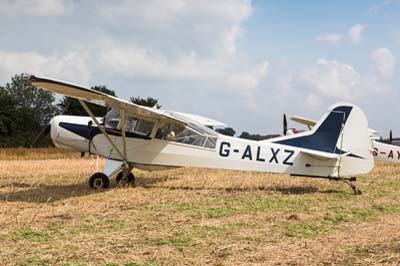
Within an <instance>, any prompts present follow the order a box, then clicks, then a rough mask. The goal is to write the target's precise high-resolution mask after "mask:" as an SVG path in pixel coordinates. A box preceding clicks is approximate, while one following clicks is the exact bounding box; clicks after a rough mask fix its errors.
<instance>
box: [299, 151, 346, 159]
mask: <svg viewBox="0 0 400 266" xmlns="http://www.w3.org/2000/svg"><path fill="white" fill-rule="evenodd" d="M301 153H303V154H306V155H310V156H311V157H313V158H315V159H318V160H338V159H339V158H340V156H341V155H339V154H336V153H330V152H322V151H315V150H301Z"/></svg>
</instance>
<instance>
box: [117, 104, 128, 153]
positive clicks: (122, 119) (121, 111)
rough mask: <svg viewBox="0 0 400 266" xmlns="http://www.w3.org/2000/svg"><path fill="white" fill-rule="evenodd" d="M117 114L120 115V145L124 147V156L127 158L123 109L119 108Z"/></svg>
mask: <svg viewBox="0 0 400 266" xmlns="http://www.w3.org/2000/svg"><path fill="white" fill-rule="evenodd" d="M119 115H120V117H121V133H122V145H123V148H124V156H125V158H127V156H126V133H125V132H126V124H125V109H124V108H121V109H120V110H119Z"/></svg>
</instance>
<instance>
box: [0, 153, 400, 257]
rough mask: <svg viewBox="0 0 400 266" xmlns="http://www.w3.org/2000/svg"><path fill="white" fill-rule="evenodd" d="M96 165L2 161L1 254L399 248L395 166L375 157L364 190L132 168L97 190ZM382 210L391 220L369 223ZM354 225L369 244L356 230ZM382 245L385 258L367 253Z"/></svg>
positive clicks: (249, 253)
mask: <svg viewBox="0 0 400 266" xmlns="http://www.w3.org/2000/svg"><path fill="white" fill-rule="evenodd" d="M103 164H104V160H101V161H100V166H102V165H103ZM18 166H19V167H18ZM95 170H96V160H95V159H89V160H88V159H62V160H50V161H48V160H38V161H30V160H25V161H24V160H21V161H18V162H15V161H0V226H1V230H0V241H1V243H3V244H4V246H7V249H3V250H1V251H0V258H1V261H2V263H3V264H4V265H187V264H194V265H209V264H223V265H237V264H244V265H248V264H253V263H254V264H262V263H266V264H279V263H281V264H282V263H283V264H289V263H297V264H304V265H306V264H307V263H310V262H312V261H314V262H321V263H326V264H329V263H330V262H338V263H342V264H348V263H363V262H368V263H370V264H379V263H393V262H395V259H396V258H397V257H396V256H395V255H396V254H395V252H396V250H397V249H396V248H397V246H396V244H395V242H396V241H397V240H398V238H396V234H394V233H393V228H394V227H395V226H396V223H397V221H398V220H399V219H396V217H397V218H398V217H399V215H400V214H399V212H400V207H399V189H400V185H399V184H400V182H399V181H400V180H399V172H400V171H399V169H398V167H396V166H395V165H387V164H378V165H377V167H376V169H375V170H374V171H373V172H372V173H370V174H369V175H366V176H362V177H360V178H359V181H358V182H357V184H358V185H359V187H360V188H361V189H362V190H363V191H364V194H363V195H362V196H354V195H352V193H351V190H350V189H349V188H348V187H346V186H345V185H343V184H340V183H335V182H327V181H324V180H315V179H306V178H294V177H288V176H284V175H272V174H263V173H251V172H240V171H222V170H209V169H175V170H169V171H160V172H146V171H136V170H135V175H136V176H137V186H136V187H121V188H120V187H116V185H115V184H114V183H112V187H111V189H109V190H100V191H95V192H94V191H90V190H89V189H88V187H87V178H88V176H89V175H90V174H91V173H93V172H94V171H95ZM387 217H390V219H391V223H392V224H391V226H390V230H388V231H386V227H385V226H381V228H380V231H379V232H373V231H375V230H374V229H373V228H374V227H375V228H376V225H377V224H381V223H382V221H385V219H388V218H387ZM397 225H400V222H398V224H397ZM358 228H364V229H363V230H365V231H363V234H364V235H367V236H368V238H369V239H367V240H368V241H367V244H368V245H367V244H366V240H365V238H362V237H360V240H358V238H357V236H358V235H357V231H358ZM385 234H387V236H386V237H387V238H386V239H387V242H383V241H382V236H384V235H385ZM337 235H341V236H342V237H341V238H336V236H337ZM347 235H353V238H354V239H353V238H347ZM381 235H382V236H381ZM325 239H330V240H331V241H328V242H327V241H326V240H325ZM384 247H388V248H387V251H386V252H385V254H386V255H387V258H389V259H387V260H386V261H383V258H382V256H378V255H377V254H375V253H379V252H382V249H383V248H384ZM332 250H334V253H335V256H332ZM350 258H351V259H350Z"/></svg>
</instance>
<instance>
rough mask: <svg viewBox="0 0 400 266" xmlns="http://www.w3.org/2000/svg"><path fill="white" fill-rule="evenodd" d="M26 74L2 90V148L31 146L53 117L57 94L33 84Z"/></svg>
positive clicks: (0, 99)
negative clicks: (55, 95)
mask: <svg viewBox="0 0 400 266" xmlns="http://www.w3.org/2000/svg"><path fill="white" fill-rule="evenodd" d="M27 77H28V76H27V75H25V74H19V75H15V76H14V77H12V78H11V82H9V83H6V84H5V86H4V87H2V88H1V89H0V102H1V107H0V139H1V140H0V145H1V146H3V147H17V146H25V147H28V146H30V145H31V143H32V141H33V139H34V138H35V137H36V135H37V134H38V133H39V132H40V130H41V129H42V128H43V126H45V125H47V124H48V122H49V121H50V119H51V117H53V115H54V111H55V108H54V106H53V102H54V94H53V93H51V92H48V91H44V90H41V89H37V88H35V87H33V86H31V85H30V83H29V81H28V79H27Z"/></svg>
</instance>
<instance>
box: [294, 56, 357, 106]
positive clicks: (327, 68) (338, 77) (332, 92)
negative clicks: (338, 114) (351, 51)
mask: <svg viewBox="0 0 400 266" xmlns="http://www.w3.org/2000/svg"><path fill="white" fill-rule="evenodd" d="M300 78H301V80H302V81H303V82H305V84H306V85H307V86H309V87H310V88H312V89H313V90H314V91H315V93H317V94H319V95H321V96H324V97H329V98H336V99H340V98H342V99H347V98H349V96H351V95H353V94H354V92H355V90H357V89H358V88H359V87H360V85H361V76H360V74H359V73H358V72H357V71H356V70H355V69H354V67H353V66H351V65H349V64H345V63H340V62H338V61H335V60H332V61H329V60H326V59H319V60H318V61H317V63H316V64H314V65H313V66H311V67H309V68H308V69H306V70H305V71H304V72H303V73H301V77H300Z"/></svg>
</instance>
